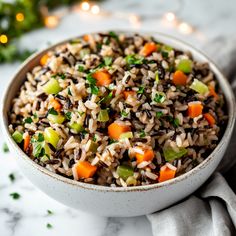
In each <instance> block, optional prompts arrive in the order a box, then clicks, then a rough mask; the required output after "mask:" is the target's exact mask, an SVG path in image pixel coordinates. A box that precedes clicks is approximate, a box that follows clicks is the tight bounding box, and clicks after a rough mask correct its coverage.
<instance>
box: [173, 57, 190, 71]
mask: <svg viewBox="0 0 236 236" xmlns="http://www.w3.org/2000/svg"><path fill="white" fill-rule="evenodd" d="M192 67H193V62H192V61H191V60H189V59H182V60H181V61H180V62H179V63H178V65H177V70H181V71H182V72H184V73H190V72H191V71H192Z"/></svg>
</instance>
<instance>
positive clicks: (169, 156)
mask: <svg viewBox="0 0 236 236" xmlns="http://www.w3.org/2000/svg"><path fill="white" fill-rule="evenodd" d="M178 149H179V151H178V152H177V151H175V150H174V149H173V148H171V147H168V148H163V154H164V157H165V160H166V161H172V160H175V159H178V158H180V157H182V156H184V155H185V154H187V152H188V151H187V149H185V148H178Z"/></svg>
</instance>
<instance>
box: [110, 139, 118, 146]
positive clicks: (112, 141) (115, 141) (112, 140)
mask: <svg viewBox="0 0 236 236" xmlns="http://www.w3.org/2000/svg"><path fill="white" fill-rule="evenodd" d="M117 142H118V141H117V140H115V139H109V140H108V145H110V144H112V143H117Z"/></svg>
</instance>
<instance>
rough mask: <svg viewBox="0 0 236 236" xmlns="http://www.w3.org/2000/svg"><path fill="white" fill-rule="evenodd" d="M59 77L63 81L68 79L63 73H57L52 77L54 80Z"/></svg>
mask: <svg viewBox="0 0 236 236" xmlns="http://www.w3.org/2000/svg"><path fill="white" fill-rule="evenodd" d="M57 76H59V77H60V78H61V79H63V80H64V79H65V78H66V76H65V74H63V73H57V74H55V75H52V76H51V77H52V78H56V77H57Z"/></svg>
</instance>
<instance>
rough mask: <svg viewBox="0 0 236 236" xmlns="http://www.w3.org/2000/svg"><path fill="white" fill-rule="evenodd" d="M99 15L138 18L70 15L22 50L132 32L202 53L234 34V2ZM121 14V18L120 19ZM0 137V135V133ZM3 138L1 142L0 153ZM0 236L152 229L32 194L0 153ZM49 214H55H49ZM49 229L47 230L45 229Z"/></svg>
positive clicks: (125, 6) (8, 69) (211, 0)
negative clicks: (188, 30)
mask: <svg viewBox="0 0 236 236" xmlns="http://www.w3.org/2000/svg"><path fill="white" fill-rule="evenodd" d="M101 9H106V10H107V11H113V12H114V11H115V12H116V15H117V16H118V15H120V12H126V13H135V14H139V15H141V17H142V21H141V22H140V23H138V24H132V23H130V22H129V20H128V19H125V18H119V17H109V18H106V17H102V16H88V15H80V14H78V13H71V14H69V15H67V16H65V17H64V18H63V19H62V21H61V23H60V25H59V26H58V27H57V28H55V29H51V30H49V29H41V30H37V31H34V32H32V33H29V34H27V35H25V36H24V37H23V38H22V40H21V44H22V46H23V47H24V46H27V47H28V48H30V49H40V48H43V47H45V46H46V45H47V44H48V42H50V43H55V42H58V41H60V40H63V39H65V38H68V37H71V36H76V35H79V34H81V33H85V32H90V31H98V30H106V29H127V30H129V29H132V30H137V31H138V30H147V31H159V32H165V33H168V34H170V35H174V36H175V37H177V38H180V39H183V40H185V41H187V42H190V43H192V44H194V45H195V47H198V48H203V46H204V45H205V44H206V43H208V42H209V41H211V40H213V39H216V38H219V39H220V38H222V37H224V38H230V37H233V36H234V35H235V34H236V27H235V20H236V16H235V12H236V4H235V1H234V0H228V1H227V3H226V2H225V1H222V0H208V1H197V0H192V1H187V0H179V1H171V0H159V1H155V0H152V1H151V0H149V1H137V0H136V1H135V0H133V1H132V0H128V1H121V0H112V1H107V2H103V3H102V4H101ZM168 11H176V15H177V17H178V18H179V19H180V20H182V21H185V22H187V23H189V24H191V25H192V26H193V27H194V28H195V31H194V32H193V33H192V34H183V33H181V32H179V30H178V29H177V28H176V27H172V26H170V25H166V24H165V22H163V19H162V15H163V14H164V13H165V12H168ZM118 13H119V14H118ZM18 65H19V63H14V64H6V65H1V66H0V79H1V84H0V94H2V91H3V90H4V88H5V86H6V84H7V83H8V79H9V78H10V77H11V76H12V75H13V73H14V71H15V70H16V68H17V66H18ZM0 135H1V133H0ZM3 143H4V137H1V138H0V147H2V145H3ZM0 169H1V171H0V235H1V236H13V235H17V236H28V235H30V236H31V235H34V236H42V235H46V236H47V235H50V236H51V235H57V236H62V235H70V236H74V235H86V236H90V235H99V236H106V235H107V236H112V235H115V236H128V235H129V236H132V235H136V236H141V235H145V236H149V235H152V232H151V227H150V225H149V222H148V220H147V219H146V217H145V216H143V217H133V218H104V217H99V216H93V215H89V214H87V213H84V212H80V211H76V210H73V209H70V208H68V207H66V206H64V205H62V204H60V203H58V202H56V201H54V200H53V199H51V198H49V197H48V196H47V195H45V194H44V193H42V192H41V191H40V190H38V189H37V188H35V187H34V186H33V185H32V184H31V183H30V181H29V180H28V179H26V178H25V177H23V176H22V174H21V172H20V170H19V169H18V167H17V166H16V163H15V161H14V157H13V155H12V154H11V153H4V152H3V151H2V148H0ZM10 173H14V174H15V176H16V180H15V181H14V183H11V181H10V179H9V177H8V175H9V174H10ZM12 192H18V193H19V194H20V195H21V198H20V199H18V200H13V199H12V198H11V197H10V196H9V194H10V193H12ZM47 210H51V211H52V212H53V214H52V215H48V214H47ZM47 223H50V224H51V225H52V228H51V229H48V228H47V227H46V225H47Z"/></svg>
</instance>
